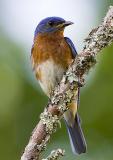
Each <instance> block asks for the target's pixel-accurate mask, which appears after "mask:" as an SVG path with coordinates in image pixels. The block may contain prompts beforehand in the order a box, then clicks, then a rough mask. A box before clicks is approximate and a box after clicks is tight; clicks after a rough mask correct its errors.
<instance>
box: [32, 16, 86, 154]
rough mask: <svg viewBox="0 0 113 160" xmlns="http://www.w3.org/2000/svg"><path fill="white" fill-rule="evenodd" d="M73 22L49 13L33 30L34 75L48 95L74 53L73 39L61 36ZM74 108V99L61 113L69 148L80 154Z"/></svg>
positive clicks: (80, 140)
mask: <svg viewBox="0 0 113 160" xmlns="http://www.w3.org/2000/svg"><path fill="white" fill-rule="evenodd" d="M72 24H73V23H72V22H70V21H65V20H64V19H62V18H60V17H48V18H45V19H43V20H42V21H41V22H40V23H39V24H38V26H37V27H36V30H35V34H34V44H33V46H32V50H31V61H32V66H33V70H34V71H35V74H36V78H37V80H38V81H39V83H40V85H41V87H42V89H43V91H44V92H45V93H46V95H47V96H48V97H51V93H52V91H53V90H54V88H55V86H56V85H57V84H58V83H59V82H60V81H61V79H62V77H63V74H64V72H65V71H66V70H67V68H68V67H69V65H70V64H71V63H72V61H73V59H74V58H76V55H77V52H76V49H75V47H74V44H73V42H72V41H71V40H70V39H69V38H67V37H64V29H65V27H67V26H69V25H72ZM78 92H79V91H78ZM77 109H78V103H77V102H75V101H73V102H72V104H71V105H70V107H69V110H68V111H67V112H65V113H64V119H65V122H66V126H67V130H68V133H69V139H70V143H71V146H72V151H73V152H74V154H81V153H85V152H86V142H85V138H84V135H83V132H82V129H81V124H80V118H79V115H78V112H77Z"/></svg>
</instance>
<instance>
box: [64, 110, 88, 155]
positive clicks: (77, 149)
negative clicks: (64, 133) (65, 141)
mask: <svg viewBox="0 0 113 160" xmlns="http://www.w3.org/2000/svg"><path fill="white" fill-rule="evenodd" d="M66 126H67V130H68V134H69V139H70V143H71V147H72V151H73V153H74V154H76V155H77V154H81V153H85V152H86V148H87V147H86V146H87V145H86V141H85V138H84V135H83V132H82V128H81V125H80V118H79V115H78V113H77V114H76V117H75V121H74V124H73V126H72V127H71V126H69V125H68V123H67V122H66Z"/></svg>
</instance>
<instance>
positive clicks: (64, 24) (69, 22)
mask: <svg viewBox="0 0 113 160" xmlns="http://www.w3.org/2000/svg"><path fill="white" fill-rule="evenodd" d="M72 24H74V23H73V22H71V21H65V22H64V23H63V26H64V27H67V26H70V25H72Z"/></svg>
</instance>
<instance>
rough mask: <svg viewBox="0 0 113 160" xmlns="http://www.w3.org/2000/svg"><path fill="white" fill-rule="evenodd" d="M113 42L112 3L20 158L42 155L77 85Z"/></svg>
mask: <svg viewBox="0 0 113 160" xmlns="http://www.w3.org/2000/svg"><path fill="white" fill-rule="evenodd" d="M112 42H113V6H111V7H110V8H109V11H108V13H107V15H106V17H105V18H104V20H103V22H102V24H101V25H99V26H98V27H97V28H95V29H93V30H92V31H91V32H90V34H89V35H88V37H87V38H86V39H85V46H84V48H83V51H82V52H81V53H80V54H79V55H78V56H77V57H76V59H75V60H74V61H73V63H72V64H71V65H70V67H69V69H68V70H67V72H66V73H65V74H64V76H63V78H62V81H61V83H60V84H59V85H58V86H57V87H56V88H55V90H54V91H53V94H52V96H51V100H50V102H49V103H48V105H47V107H46V108H45V110H44V112H43V113H42V114H41V116H40V118H41V120H40V121H39V123H38V124H37V126H36V127H35V129H34V131H33V133H32V136H31V138H30V140H29V143H28V145H27V146H26V148H25V151H24V153H23V155H22V157H21V160H37V159H39V156H40V154H41V152H42V151H43V150H44V149H45V147H46V144H47V142H48V140H49V139H50V136H51V134H52V133H53V132H55V131H56V130H57V128H58V126H59V124H60V119H61V118H62V115H63V113H64V112H65V111H67V110H68V106H69V105H70V103H71V102H72V100H75V99H76V96H77V88H78V86H81V87H82V86H83V85H84V76H85V75H86V74H87V73H88V72H89V70H90V69H91V68H92V67H93V66H94V65H95V64H96V55H97V54H98V53H99V52H100V51H101V50H102V49H103V48H105V47H107V46H108V45H110V44H111V43H112ZM78 78H79V79H80V82H79V83H78ZM55 153H56V152H55ZM53 159H54V158H53Z"/></svg>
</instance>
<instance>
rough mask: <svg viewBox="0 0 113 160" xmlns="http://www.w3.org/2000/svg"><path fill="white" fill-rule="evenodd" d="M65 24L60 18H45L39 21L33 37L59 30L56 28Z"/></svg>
mask: <svg viewBox="0 0 113 160" xmlns="http://www.w3.org/2000/svg"><path fill="white" fill-rule="evenodd" d="M61 23H65V20H64V19H63V18H60V17H47V18H45V19H43V20H42V21H40V23H39V24H38V26H37V27H36V30H35V35H34V36H35V37H36V36H37V34H38V33H48V32H55V31H57V30H58V29H59V28H58V27H57V26H58V25H59V24H61Z"/></svg>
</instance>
